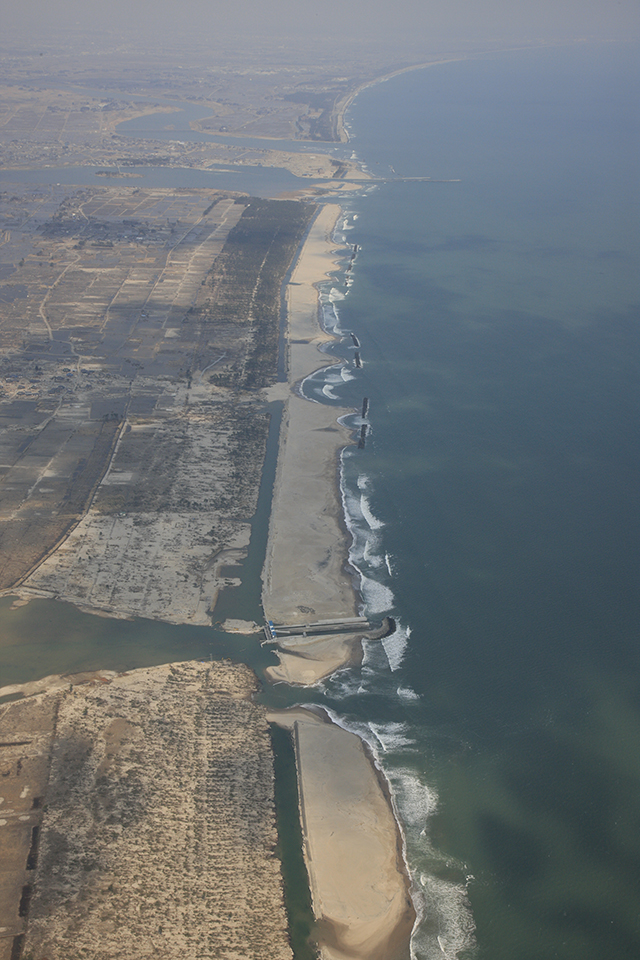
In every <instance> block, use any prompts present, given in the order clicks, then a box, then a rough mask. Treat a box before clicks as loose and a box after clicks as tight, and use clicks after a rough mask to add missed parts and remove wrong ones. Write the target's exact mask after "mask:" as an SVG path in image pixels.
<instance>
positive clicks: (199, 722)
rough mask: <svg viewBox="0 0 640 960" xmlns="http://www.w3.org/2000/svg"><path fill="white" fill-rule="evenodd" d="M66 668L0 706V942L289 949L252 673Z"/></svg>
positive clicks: (53, 951) (276, 954)
mask: <svg viewBox="0 0 640 960" xmlns="http://www.w3.org/2000/svg"><path fill="white" fill-rule="evenodd" d="M73 679H74V678H66V684H65V689H64V691H62V690H60V689H59V686H58V689H53V690H51V692H49V693H42V694H37V695H35V696H33V697H31V698H29V699H27V700H21V701H16V702H14V703H11V704H9V705H7V706H5V707H1V708H0V711H1V714H0V739H1V740H2V742H3V750H2V754H1V760H2V766H3V769H2V772H3V774H4V773H6V774H7V776H6V777H3V780H2V785H1V790H2V795H3V797H4V802H3V803H2V804H1V806H0V817H1V818H2V819H1V820H0V824H1V825H0V843H2V845H3V847H2V849H3V852H4V851H6V850H7V849H8V848H7V847H6V844H7V843H8V840H7V838H9V841H11V842H12V843H13V851H14V856H13V861H12V863H13V868H14V869H13V872H11V870H9V872H7V871H6V867H7V866H11V863H10V861H9V860H7V858H6V857H5V859H4V863H5V872H4V873H3V874H2V875H1V880H2V883H1V885H0V893H1V894H2V895H1V896H0V908H1V909H2V913H0V928H3V929H2V930H0V957H1V958H3V960H4V957H5V955H6V957H7V958H9V957H10V956H12V955H13V954H12V953H11V950H12V949H14V948H15V949H17V947H18V946H20V942H19V941H18V942H17V943H16V939H15V938H19V937H20V936H21V935H22V934H23V933H24V934H25V936H24V941H23V942H22V944H21V946H22V955H23V956H29V955H33V956H37V957H44V956H45V955H46V956H47V957H49V958H50V960H53V958H60V960H61V958H64V960H76V958H78V960H79V958H81V957H88V956H90V957H91V958H92V960H106V958H109V960H111V958H112V957H114V956H122V957H134V956H135V957H145V956H149V957H151V956H153V957H166V958H174V957H175V958H176V960H178V958H180V960H183V958H192V960H196V958H197V960H203V958H206V957H220V956H222V955H224V956H225V957H228V958H237V960H240V958H242V960H245V958H256V960H258V958H259V960H264V958H265V957H269V958H270V960H271V958H274V960H275V958H282V960H285V958H291V956H292V954H291V949H290V947H289V943H288V934H287V921H286V916H285V911H284V905H283V893H282V880H281V874H280V865H279V861H278V860H277V859H276V858H275V856H274V847H275V844H276V830H275V818H274V805H273V803H274V802H273V765H272V754H271V745H270V739H269V734H268V726H267V721H266V718H265V711H264V709H263V708H262V707H259V706H256V705H255V704H253V703H252V702H251V697H252V694H253V693H254V692H255V690H256V688H257V683H256V679H255V677H254V675H253V673H252V672H251V671H250V670H249V669H248V668H247V667H245V666H242V665H232V664H229V663H198V662H187V663H177V664H168V665H165V666H161V667H154V668H150V669H143V670H135V671H132V672H131V673H129V674H126V675H122V676H118V677H115V678H113V679H111V680H110V679H109V678H108V677H96V678H94V680H93V681H92V682H90V683H84V684H82V685H80V686H77V685H75V684H73V685H72V684H70V682H69V681H70V680H73ZM50 686H53V687H55V686H56V684H55V679H54V678H51V684H50ZM71 686H73V688H72V689H70V687H71ZM7 743H9V746H6V744H7ZM49 765H50V772H49V783H48V787H47V786H46V780H47V772H48V771H47V768H48V767H49ZM5 767H6V770H5ZM34 797H37V798H38V803H37V804H36V802H35V800H34ZM45 804H46V808H45ZM43 810H44V811H45V812H44V814H43ZM2 821H4V822H2ZM32 821H33V822H32ZM40 821H41V826H40V836H39V838H38V842H37V844H35V845H32V828H33V826H38V825H39V823H40ZM30 846H31V860H28V857H29V848H30ZM36 859H37V864H36V863H35V860H36ZM25 865H26V869H25ZM25 891H27V893H25ZM29 897H30V898H31V899H30V905H28V902H29ZM27 905H28V909H27ZM24 914H28V915H26V916H25V915H24ZM2 948H6V949H5V952H4V953H2ZM7 950H8V951H9V952H7ZM16 955H17V954H16Z"/></svg>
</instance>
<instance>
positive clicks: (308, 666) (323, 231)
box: [263, 205, 415, 960]
mask: <svg viewBox="0 0 640 960" xmlns="http://www.w3.org/2000/svg"><path fill="white" fill-rule="evenodd" d="M340 214H341V210H340V208H339V207H338V206H336V205H327V206H325V207H323V208H322V209H321V211H320V213H319V214H318V216H317V218H316V220H315V221H314V223H313V225H312V227H311V230H310V232H309V235H308V239H307V241H306V243H305V245H304V247H303V250H302V253H301V255H300V258H299V260H298V263H297V265H296V267H295V269H294V271H293V274H292V277H291V281H290V284H289V286H288V288H287V308H288V324H287V351H288V355H287V361H288V363H287V367H288V386H289V389H288V391H287V396H286V399H285V411H284V417H283V424H282V429H281V436H280V449H279V454H278V467H277V474H276V484H275V488H274V497H273V504H272V512H271V521H270V528H269V542H268V547H267V556H266V560H265V568H264V573H263V605H264V609H265V613H266V615H267V617H268V618H269V619H270V620H273V621H274V622H276V623H278V622H279V623H287V624H291V625H297V624H300V625H303V624H305V623H308V622H311V621H322V620H327V619H333V618H335V619H337V618H346V617H352V616H355V615H357V613H358V597H357V595H356V592H355V590H354V586H353V581H352V572H351V571H350V569H349V567H348V534H347V532H346V530H345V528H344V525H343V520H342V504H341V499H340V491H339V485H338V466H339V451H340V450H341V449H342V448H343V447H344V446H345V445H346V444H348V443H352V442H353V440H352V436H351V434H350V433H349V432H348V431H347V430H346V429H345V428H344V427H342V426H341V425H340V424H339V423H338V422H337V418H338V417H340V416H342V415H344V414H345V413H350V412H353V411H350V410H345V409H341V408H337V407H333V406H325V405H323V404H319V403H313V402H311V401H308V400H305V399H303V398H302V397H301V396H300V394H299V393H298V392H297V386H298V385H299V384H300V382H301V381H302V380H303V379H304V377H306V376H308V375H309V374H310V373H311V372H312V371H314V370H316V369H318V368H319V367H323V366H326V365H327V361H328V359H329V358H328V357H327V355H324V354H322V353H321V352H320V351H319V347H321V346H322V344H323V343H326V342H327V340H329V339H331V338H330V337H329V336H328V335H327V334H326V332H324V331H323V330H322V329H321V327H320V325H319V322H318V291H317V288H316V284H317V283H319V282H321V281H322V280H323V279H324V278H325V277H326V276H327V275H328V274H329V273H330V272H331V270H332V268H333V267H334V264H335V261H336V252H337V248H336V245H335V243H333V242H332V240H331V234H332V231H333V228H334V226H335V223H336V220H337V219H338V217H339V216H340ZM361 638H362V633H360V634H338V635H321V636H318V635H313V636H293V637H290V638H286V639H285V638H280V639H279V642H278V648H277V650H276V652H277V655H278V657H279V660H280V664H279V666H277V667H271V668H269V669H268V670H267V674H268V676H269V678H270V679H271V680H272V681H273V682H286V683H293V684H300V685H311V684H313V683H316V682H318V681H319V680H320V679H321V678H323V677H325V676H328V675H329V674H331V673H333V672H335V671H336V670H338V669H339V668H341V667H344V666H345V665H346V664H348V663H350V662H352V661H353V660H354V659H356V658H357V657H358V656H359V655H360V654H361ZM268 718H269V719H270V720H272V721H273V722H275V723H278V724H279V725H280V726H284V727H287V728H288V729H290V730H291V731H292V734H293V738H294V745H295V752H296V765H297V771H298V786H299V799H300V814H301V820H302V829H303V835H304V844H305V847H304V853H305V860H306V864H307V870H308V873H309V882H310V887H311V895H312V903H313V910H314V914H315V917H316V921H317V935H318V941H319V945H320V951H321V956H322V958H323V960H404V958H406V957H408V955H409V940H410V936H411V930H412V927H413V923H414V921H415V913H414V910H413V906H412V904H411V899H410V896H409V881H408V877H407V874H406V870H405V866H404V862H403V859H402V848H401V839H400V833H399V828H398V825H397V823H396V821H395V819H394V815H393V812H392V808H391V804H390V800H389V795H388V789H387V786H386V783H385V782H384V781H383V779H382V776H381V774H380V773H379V771H377V770H376V768H375V767H374V765H373V762H372V760H371V758H370V757H369V755H368V754H367V752H366V750H365V746H364V744H363V742H362V741H361V740H360V738H359V737H357V736H355V735H354V734H352V733H349V732H348V731H346V730H344V729H342V728H341V727H339V726H337V725H336V724H334V723H332V722H330V721H329V718H328V717H326V715H322V716H321V715H319V714H317V713H314V712H311V711H309V710H305V709H303V708H295V709H293V710H290V711H274V712H273V713H272V714H270V715H269V717H268Z"/></svg>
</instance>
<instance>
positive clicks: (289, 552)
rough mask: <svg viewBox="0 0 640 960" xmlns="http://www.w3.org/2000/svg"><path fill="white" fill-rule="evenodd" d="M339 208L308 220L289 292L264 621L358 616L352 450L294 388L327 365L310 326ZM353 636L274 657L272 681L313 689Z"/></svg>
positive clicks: (344, 435)
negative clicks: (349, 516) (349, 487)
mask: <svg viewBox="0 0 640 960" xmlns="http://www.w3.org/2000/svg"><path fill="white" fill-rule="evenodd" d="M340 214H341V210H340V207H338V206H337V205H334V204H327V205H326V206H324V207H323V208H322V209H321V211H320V213H319V214H318V216H317V218H316V220H315V221H314V223H313V225H312V227H311V230H310V232H309V236H308V238H307V241H306V243H305V245H304V247H303V251H302V254H301V256H300V258H299V260H298V263H297V265H296V267H295V269H294V271H293V274H292V277H291V281H290V284H289V286H288V288H287V308H288V310H287V315H288V325H287V364H288V375H289V384H290V387H291V392H290V394H289V396H288V398H287V399H286V402H285V411H284V416H283V424H282V429H281V435H280V451H279V454H278V468H277V475H276V484H275V490H274V497H273V503H272V508H271V521H270V526H269V543H268V546H267V556H266V560H265V567H264V573H263V604H264V609H265V613H266V615H267V617H268V618H269V619H271V620H274V621H280V622H282V623H291V624H296V623H304V622H307V621H309V620H310V619H313V620H323V619H331V618H332V617H350V616H354V615H357V609H356V603H357V601H356V596H355V593H354V590H353V587H352V583H351V575H350V573H349V571H348V569H347V567H346V562H347V548H346V540H345V530H344V527H343V523H342V505H341V502H340V493H339V487H338V452H339V451H340V450H341V449H342V448H343V447H345V446H346V445H347V444H349V443H351V442H352V437H351V434H350V433H349V431H348V430H347V429H346V428H345V427H343V426H341V425H340V424H339V423H338V422H337V420H338V417H340V416H342V415H344V414H347V413H351V412H352V411H351V410H347V409H343V408H340V407H329V406H325V405H323V404H319V403H310V402H309V401H308V400H305V399H303V398H302V397H301V396H299V395H298V394H297V393H296V392H295V390H296V385H297V384H299V383H300V381H301V380H302V379H303V378H304V377H306V376H308V375H309V374H310V373H312V372H313V371H314V370H317V369H319V368H320V367H323V366H327V363H331V362H332V361H331V358H330V357H328V356H327V355H323V354H322V353H320V352H319V350H318V348H319V347H320V346H322V344H323V343H327V342H329V341H331V340H332V339H333V338H332V337H331V336H330V335H329V334H327V333H325V332H324V331H323V330H322V328H321V327H320V324H319V322H318V291H317V289H316V286H315V285H316V284H317V283H318V281H319V280H321V279H323V278H324V277H325V276H327V275H328V274H329V273H330V271H331V270H332V269H333V267H334V265H335V262H336V254H337V252H338V248H337V246H336V244H335V243H333V242H332V240H331V234H332V231H333V227H334V225H335V222H336V220H337V218H338V217H339V216H340ZM358 646H359V644H358V638H357V636H345V635H341V636H339V637H322V638H321V637H316V638H315V642H314V643H313V644H304V646H300V647H297V646H294V645H287V648H286V651H285V650H279V651H278V656H279V658H280V661H281V666H280V667H279V668H273V670H271V671H270V678H271V679H272V680H286V681H288V682H293V683H305V684H309V683H314V682H317V681H318V680H319V679H321V678H322V677H325V676H327V675H328V674H330V673H333V672H334V671H335V670H336V669H338V668H339V667H340V666H344V665H345V664H347V663H349V662H351V660H352V659H353V657H354V655H355V656H357V648H358Z"/></svg>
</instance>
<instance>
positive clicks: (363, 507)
mask: <svg viewBox="0 0 640 960" xmlns="http://www.w3.org/2000/svg"><path fill="white" fill-rule="evenodd" d="M360 512H361V514H362V516H363V517H364V519H365V520H366V521H367V523H368V524H369V527H370V528H371V530H380V529H382V527H384V523H383V522H382V520H378V518H377V517H375V516H374V515H373V512H372V510H371V506H370V504H369V498H368V497H367V496H366V495H365V494H364V493H363V494H362V496H361V497H360Z"/></svg>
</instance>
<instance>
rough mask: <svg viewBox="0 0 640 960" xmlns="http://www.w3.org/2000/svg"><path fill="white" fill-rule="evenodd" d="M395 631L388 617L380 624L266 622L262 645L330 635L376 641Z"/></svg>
mask: <svg viewBox="0 0 640 960" xmlns="http://www.w3.org/2000/svg"><path fill="white" fill-rule="evenodd" d="M393 629H395V625H394V623H393V621H392V620H391V618H390V617H385V618H384V620H383V621H382V623H380V622H379V621H377V622H372V621H371V620H368V619H367V618H366V617H338V618H336V619H333V620H316V621H314V622H309V623H291V624H287V623H274V622H273V620H267V622H266V623H265V625H264V627H263V632H264V636H265V639H264V641H263V643H277V644H279V645H280V646H286V645H287V640H289V641H292V640H295V641H296V643H297V644H299V643H300V641H301V640H303V639H304V638H306V637H309V638H313V639H314V640H316V639H318V637H327V636H330V635H332V634H352V635H353V634H364V633H367V634H369V637H370V639H372V640H376V639H379V638H380V637H386V636H387V635H388V634H389V633H390V632H392V631H393Z"/></svg>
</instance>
